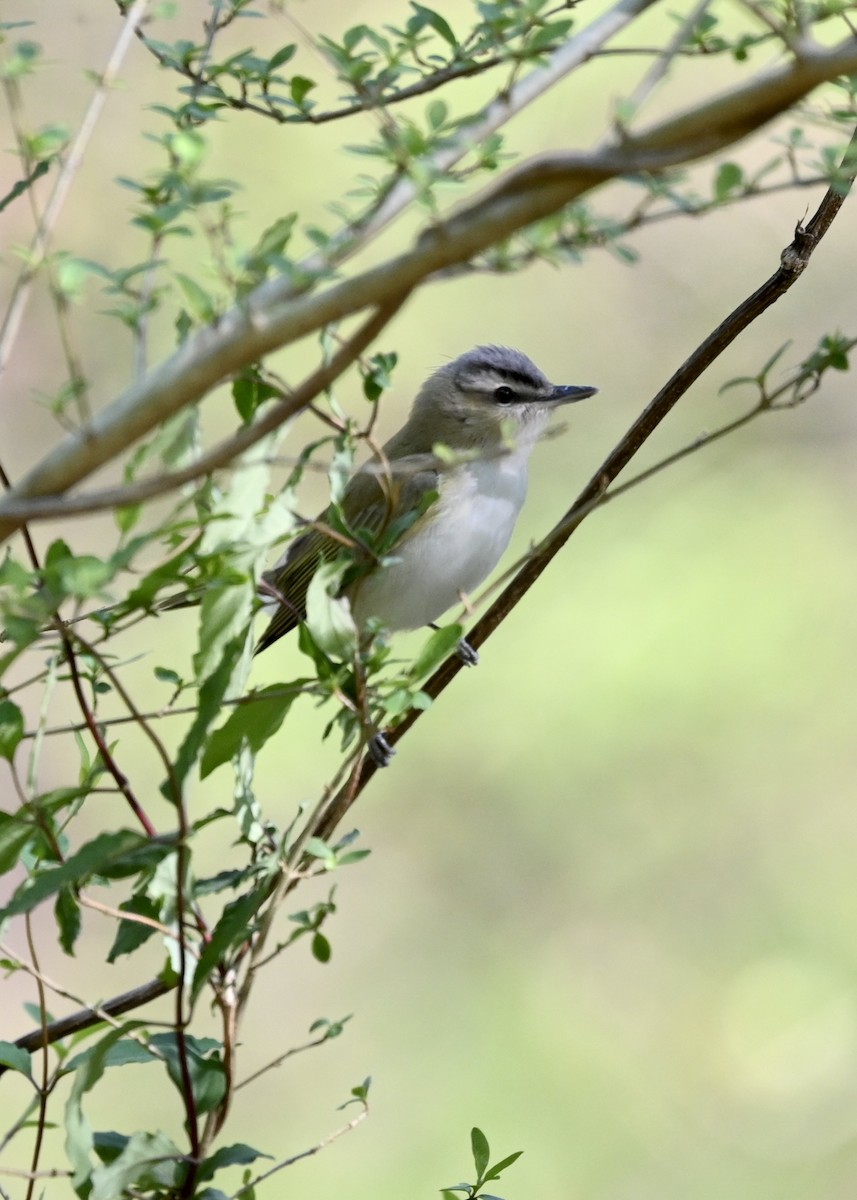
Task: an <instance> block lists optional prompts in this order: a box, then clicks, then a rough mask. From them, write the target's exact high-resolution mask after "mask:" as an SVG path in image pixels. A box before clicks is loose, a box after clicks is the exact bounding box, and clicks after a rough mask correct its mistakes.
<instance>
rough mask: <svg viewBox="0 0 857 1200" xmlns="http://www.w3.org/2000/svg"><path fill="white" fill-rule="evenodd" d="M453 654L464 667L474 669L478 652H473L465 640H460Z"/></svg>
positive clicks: (477, 659)
mask: <svg viewBox="0 0 857 1200" xmlns="http://www.w3.org/2000/svg"><path fill="white" fill-rule="evenodd" d="M455 653H456V654H457V655H458V657H459V658H460V659H461V661H462V662H463V663H464V665H465V667H475V666H476V665H477V663H478V662H479V652H478V650H474V648H473V647H472V646H471V645H470V642H468V640H467V638H462V639H461V641H460V642H459V643H458V645H457V646H456V648H455Z"/></svg>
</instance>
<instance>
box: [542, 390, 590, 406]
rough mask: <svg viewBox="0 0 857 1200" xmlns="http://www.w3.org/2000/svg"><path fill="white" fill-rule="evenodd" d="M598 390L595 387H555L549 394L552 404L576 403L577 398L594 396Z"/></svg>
mask: <svg viewBox="0 0 857 1200" xmlns="http://www.w3.org/2000/svg"><path fill="white" fill-rule="evenodd" d="M597 391H598V388H595V387H572V386H568V387H555V388H554V389H553V391H552V392H551V393H550V395H549V396H548V400H549V401H550V403H551V404H574V403H575V401H577V400H585V399H586V398H587V397H588V396H594V395H595V393H596V392H597Z"/></svg>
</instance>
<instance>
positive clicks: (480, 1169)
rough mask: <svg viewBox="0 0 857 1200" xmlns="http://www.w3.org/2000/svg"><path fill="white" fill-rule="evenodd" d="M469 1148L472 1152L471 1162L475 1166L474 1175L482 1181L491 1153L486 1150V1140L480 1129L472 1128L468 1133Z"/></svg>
mask: <svg viewBox="0 0 857 1200" xmlns="http://www.w3.org/2000/svg"><path fill="white" fill-rule="evenodd" d="M470 1147H471V1149H472V1151H473V1162H474V1164H475V1166H476V1174H477V1175H478V1176H479V1178H480V1180H481V1179H482V1177H483V1175H484V1173H485V1170H486V1168H487V1166H488V1159H489V1158H490V1156H491V1152H490V1150H489V1148H488V1139H487V1137H486V1136H485V1134H484V1133H483V1132H482V1130H481V1129H477V1127H476V1126H475V1125H474V1127H473V1128H472V1129H471V1131H470Z"/></svg>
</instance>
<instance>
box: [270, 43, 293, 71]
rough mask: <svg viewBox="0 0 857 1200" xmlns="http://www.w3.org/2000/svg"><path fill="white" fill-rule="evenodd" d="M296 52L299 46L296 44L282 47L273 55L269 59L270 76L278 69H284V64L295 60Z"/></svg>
mask: <svg viewBox="0 0 857 1200" xmlns="http://www.w3.org/2000/svg"><path fill="white" fill-rule="evenodd" d="M296 50H297V46H296V45H295V43H294V42H292V43H291V44H290V45H288V46H281V47H280V49H279V50H278V51H277V52H276V54H272V55H271V57H270V58H269V59H268V66H267V71H268V74H269V75H270V74H271V73H272V72H274V71H276V69H277V67H282V66H283V64H284V63H287V62H288V61H289V60H290V59H291V58H294V56H295V51H296Z"/></svg>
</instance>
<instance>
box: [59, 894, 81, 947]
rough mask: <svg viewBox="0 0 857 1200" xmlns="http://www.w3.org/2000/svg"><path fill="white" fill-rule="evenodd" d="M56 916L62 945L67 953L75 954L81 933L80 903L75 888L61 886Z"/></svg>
mask: <svg viewBox="0 0 857 1200" xmlns="http://www.w3.org/2000/svg"><path fill="white" fill-rule="evenodd" d="M54 916H55V917H56V920H57V926H58V928H59V939H60V945H61V946H62V948H63V950H64V951H65V952H66V954H71V955H73V954H74V943H75V942H76V941H77V938H78V935H79V934H80V905H79V904H78V902H77V896H76V895H75V892H74V889H73V888H70V887H64V888H60V890H59V892H58V894H57V898H56V902H55V904H54Z"/></svg>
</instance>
